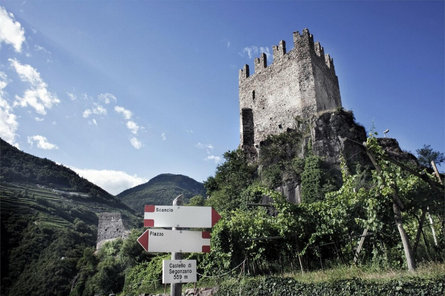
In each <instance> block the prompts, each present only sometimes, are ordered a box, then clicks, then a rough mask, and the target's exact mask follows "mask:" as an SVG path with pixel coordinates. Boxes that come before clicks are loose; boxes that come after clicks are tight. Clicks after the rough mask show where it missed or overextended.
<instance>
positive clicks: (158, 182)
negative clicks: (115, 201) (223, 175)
mask: <svg viewBox="0 0 445 296" xmlns="http://www.w3.org/2000/svg"><path fill="white" fill-rule="evenodd" d="M179 194H183V195H184V198H185V200H188V199H189V198H191V197H193V196H195V195H202V196H204V194H205V189H204V185H203V184H202V183H199V182H197V181H195V180H193V179H192V178H189V177H187V176H183V175H174V174H161V175H158V176H156V177H154V178H153V179H151V180H150V181H148V182H147V183H145V184H142V185H139V186H136V187H134V188H131V189H128V190H125V191H124V192H122V193H120V194H118V195H117V197H118V198H119V199H120V200H121V201H122V202H124V203H125V204H126V205H128V206H129V207H130V208H132V209H133V210H135V211H136V212H142V211H143V210H144V205H146V204H156V205H171V203H172V201H173V199H174V198H175V197H176V196H178V195H179Z"/></svg>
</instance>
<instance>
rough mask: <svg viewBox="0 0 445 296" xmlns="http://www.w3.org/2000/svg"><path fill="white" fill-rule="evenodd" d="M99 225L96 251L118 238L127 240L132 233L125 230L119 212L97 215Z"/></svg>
mask: <svg viewBox="0 0 445 296" xmlns="http://www.w3.org/2000/svg"><path fill="white" fill-rule="evenodd" d="M97 215H98V217H99V224H98V226H97V242H96V249H97V250H98V249H100V248H101V247H102V245H103V244H105V243H106V242H108V241H112V240H115V239H117V238H126V237H127V236H128V234H129V233H130V232H129V231H128V230H126V229H125V227H124V224H123V222H122V216H121V213H119V212H113V213H110V212H104V213H99V214H97Z"/></svg>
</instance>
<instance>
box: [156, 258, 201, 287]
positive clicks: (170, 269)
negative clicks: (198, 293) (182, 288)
mask: <svg viewBox="0 0 445 296" xmlns="http://www.w3.org/2000/svg"><path fill="white" fill-rule="evenodd" d="M195 282H196V260H162V283H163V284H177V283H195Z"/></svg>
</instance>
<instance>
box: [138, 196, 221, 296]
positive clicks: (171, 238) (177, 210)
mask: <svg viewBox="0 0 445 296" xmlns="http://www.w3.org/2000/svg"><path fill="white" fill-rule="evenodd" d="M181 204H182V194H181V195H179V196H178V197H176V198H175V199H174V200H173V205H172V206H155V205H147V206H145V208H144V226H145V227H163V228H171V229H160V228H152V229H147V230H146V231H145V232H144V233H143V234H142V235H141V236H140V237H139V238H138V240H137V241H138V243H139V244H140V245H141V246H142V247H143V248H144V249H145V251H147V252H171V254H172V255H171V259H172V260H163V266H162V283H170V284H171V290H170V295H171V296H179V295H181V284H182V283H191V282H196V260H181V259H182V253H201V252H210V233H209V232H207V231H190V230H182V228H212V227H213V225H215V224H216V222H218V220H219V219H220V218H221V216H220V215H219V214H218V213H217V212H216V211H215V210H214V209H212V208H211V207H184V206H181Z"/></svg>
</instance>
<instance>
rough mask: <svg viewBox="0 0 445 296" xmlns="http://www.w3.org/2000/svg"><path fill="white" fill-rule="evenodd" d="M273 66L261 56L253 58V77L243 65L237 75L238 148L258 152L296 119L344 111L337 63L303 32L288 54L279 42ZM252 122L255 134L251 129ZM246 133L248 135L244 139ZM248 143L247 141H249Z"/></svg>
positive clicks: (290, 126)
mask: <svg viewBox="0 0 445 296" xmlns="http://www.w3.org/2000/svg"><path fill="white" fill-rule="evenodd" d="M273 56H274V61H273V63H272V64H271V65H267V57H266V55H265V54H262V55H261V56H260V57H259V58H257V59H255V64H254V65H255V73H254V74H253V75H250V73H249V72H250V70H249V66H248V65H245V66H244V69H242V70H240V75H239V98H240V137H241V139H240V143H241V146H242V147H244V148H246V147H245V146H252V141H251V140H250V139H252V138H253V144H254V146H255V148H256V149H258V148H259V144H260V142H261V141H263V140H265V139H266V138H267V136H269V135H274V134H279V133H282V132H284V131H286V130H287V129H294V128H295V124H296V121H295V118H296V117H303V118H307V117H311V115H314V114H316V113H317V112H319V111H324V110H330V109H335V108H337V107H340V106H341V100H340V91H339V87H338V79H337V76H336V75H335V70H334V67H333V61H332V59H331V58H330V57H329V56H326V57H325V55H324V52H323V48H322V47H321V46H320V44H319V43H316V44H314V42H313V37H312V35H310V34H309V31H308V30H307V29H305V30H304V31H303V34H302V35H300V34H299V33H298V32H296V33H294V48H293V49H292V50H291V51H289V52H286V44H285V42H284V41H281V42H280V43H279V45H277V46H274V47H273ZM246 115H249V116H251V117H252V118H253V129H252V128H250V127H249V128H247V127H246V123H247V122H249V124H250V125H252V124H251V121H252V120H250V118H249V120H247V119H246V118H244V117H245V116H246ZM245 133H249V134H248V135H246V134H245ZM246 139H249V142H246Z"/></svg>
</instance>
